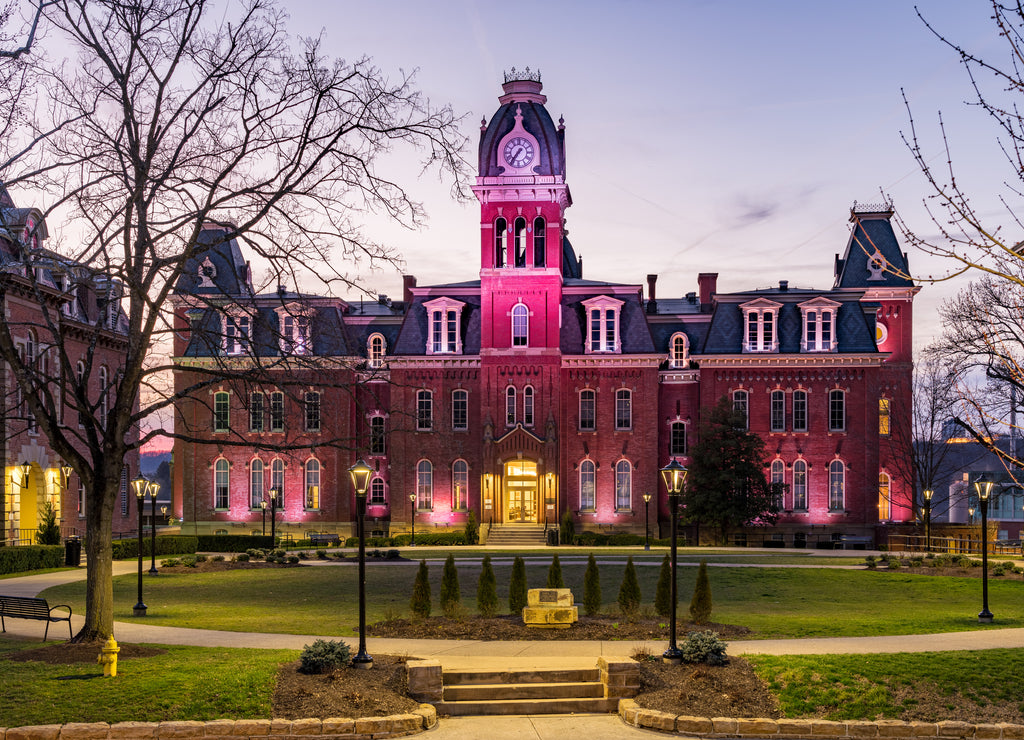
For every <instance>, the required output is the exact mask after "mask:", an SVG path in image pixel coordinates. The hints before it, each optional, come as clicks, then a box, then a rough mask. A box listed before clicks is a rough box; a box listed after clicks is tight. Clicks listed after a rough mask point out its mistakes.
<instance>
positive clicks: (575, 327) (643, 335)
mask: <svg viewBox="0 0 1024 740" xmlns="http://www.w3.org/2000/svg"><path fill="white" fill-rule="evenodd" d="M595 285H597V284H595ZM603 285H611V283H603ZM608 294H609V293H608V292H607V291H595V292H593V293H592V294H590V295H572V296H563V298H562V327H561V331H560V332H559V345H560V348H561V351H562V352H563V353H564V354H569V355H581V354H584V352H585V351H586V350H585V347H584V337H585V335H586V326H587V317H586V307H585V306H584V305H583V301H587V300H590V299H591V298H596V297H598V296H602V295H608ZM615 298H616V299H618V300H620V301H623V304H622V308H621V309H620V310H619V342H620V344H621V347H622V354H624V355H631V354H649V353H652V352H654V351H655V350H654V340H653V339H652V338H651V331H650V329H649V328H648V326H647V317H646V316H645V315H644V310H643V305H642V304H641V302H640V299H639V297H638V296H637V295H636V294H635V293H633V294H630V295H616V296H615Z"/></svg>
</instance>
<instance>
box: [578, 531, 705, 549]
mask: <svg viewBox="0 0 1024 740" xmlns="http://www.w3.org/2000/svg"><path fill="white" fill-rule="evenodd" d="M677 542H678V543H679V544H680V545H684V544H685V543H686V541H685V540H684V539H683V538H681V537H680V538H679V539H678V540H677ZM573 544H574V545H583V546H584V547H595V546H596V547H604V546H610V547H635V546H636V545H642V544H644V536H643V535H642V534H630V533H629V532H619V533H618V534H605V533H603V532H583V533H581V534H578V535H576V536H575V537H573ZM651 544H652V545H657V546H666V545H669V544H671V542H670V541H669V540H667V539H665V540H654V539H652V540H651Z"/></svg>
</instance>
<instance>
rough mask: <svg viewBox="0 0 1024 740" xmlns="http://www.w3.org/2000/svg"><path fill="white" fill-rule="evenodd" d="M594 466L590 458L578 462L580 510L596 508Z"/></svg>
mask: <svg viewBox="0 0 1024 740" xmlns="http://www.w3.org/2000/svg"><path fill="white" fill-rule="evenodd" d="M595 477H596V476H595V467H594V463H593V462H592V461H591V460H584V461H583V462H581V463H580V511H594V509H595V508H596V502H595V492H596V480H595Z"/></svg>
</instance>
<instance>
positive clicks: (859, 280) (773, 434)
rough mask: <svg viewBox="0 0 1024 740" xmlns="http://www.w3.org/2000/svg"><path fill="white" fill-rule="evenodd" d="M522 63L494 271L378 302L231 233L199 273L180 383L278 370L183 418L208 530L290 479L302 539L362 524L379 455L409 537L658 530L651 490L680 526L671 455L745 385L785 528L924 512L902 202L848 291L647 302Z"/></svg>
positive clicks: (383, 511) (491, 227)
mask: <svg viewBox="0 0 1024 740" xmlns="http://www.w3.org/2000/svg"><path fill="white" fill-rule="evenodd" d="M506 77H507V79H506V82H505V84H504V88H503V94H502V95H501V96H500V97H499V103H500V107H499V108H498V110H497V112H496V113H495V114H494V115H493V116H492V117H491V119H490V121H489V122H487V123H486V124H485V125H483V126H482V129H481V135H480V146H479V174H478V177H477V180H476V185H475V187H474V188H473V190H474V192H475V194H476V196H477V198H478V199H479V201H480V227H479V228H480V240H479V244H480V252H479V254H480V269H479V272H478V274H477V275H476V276H475V278H474V279H467V280H466V281H464V282H456V283H450V284H445V285H430V286H423V285H418V284H417V282H416V280H415V279H414V278H412V277H406V278H405V287H404V294H403V296H402V299H401V301H398V300H395V301H391V300H388V299H386V298H384V297H382V298H381V299H380V301H378V302H376V303H364V302H346V301H343V300H340V299H334V298H328V297H322V296H305V295H300V294H297V293H293V292H290V291H288V290H287V289H285V288H284V287H282V288H280V289H278V290H277V291H276V292H271V293H265V294H256V293H254V291H253V288H252V284H251V281H250V280H249V277H248V276H249V267H248V264H247V263H246V261H245V257H244V255H243V254H242V250H241V246H240V245H239V244H238V243H236V242H234V241H231V242H224V243H219V242H218V241H217V233H219V232H218V230H217V228H216V227H211V228H210V230H209V239H210V240H211V241H210V243H211V245H212V246H211V248H210V251H209V252H208V254H207V255H206V256H204V258H203V261H202V263H199V262H198V261H197V262H196V263H195V264H193V265H192V266H191V269H190V270H189V271H188V274H186V275H184V276H183V277H182V279H181V281H180V283H179V285H178V292H177V298H176V300H177V301H178V328H179V332H178V333H177V335H176V336H177V343H176V346H175V355H176V363H177V367H178V370H177V372H176V384H177V386H178V389H179V390H183V389H185V388H187V387H189V386H190V385H193V386H194V385H195V384H196V383H197V382H199V380H200V378H201V377H203V374H204V373H205V374H206V376H207V377H208V376H209V375H210V374H211V373H215V372H216V371H217V368H218V367H224V363H225V362H226V361H230V360H231V359H232V355H237V356H238V357H237V363H242V365H237V364H236V366H237V367H244V366H250V367H256V366H258V367H260V368H269V372H268V373H267V374H264V375H262V376H261V378H263V382H261V383H258V384H256V383H254V382H252V381H250V384H249V385H248V386H243V385H241V384H239V383H237V382H230V381H229V380H227V379H226V380H225V381H224V382H223V383H222V384H220V385H212V386H210V387H209V388H205V387H204V390H203V391H202V392H201V393H198V394H195V395H194V397H193V398H191V399H190V400H189V401H188V402H187V403H183V404H181V405H180V406H179V409H178V414H177V417H178V422H177V423H178V429H179V431H187V432H188V433H189V434H191V435H192V436H193V437H195V436H200V437H201V439H202V441H201V442H199V443H196V444H192V443H187V444H186V443H185V442H179V443H177V445H176V447H175V453H174V455H175V466H174V472H175V497H176V498H175V505H176V506H178V507H181V509H182V514H183V515H184V517H185V520H186V521H187V522H188V521H191V522H193V523H194V524H195V526H196V528H197V529H198V530H199V531H215V530H226V531H231V530H230V527H231V526H235V527H241V528H243V529H245V530H258V529H260V526H261V518H263V517H265V514H264V512H263V511H262V503H261V502H263V501H265V500H266V499H267V497H268V495H269V491H270V490H271V489H275V490H279V491H282V494H283V502H281V504H282V506H283V512H282V514H281V517H280V519H279V522H280V523H279V525H278V526H279V527H285V528H288V527H291V528H293V529H295V530H298V531H300V532H301V531H302V530H312V529H324V528H327V529H331V530H339V531H349V527H350V524H351V522H352V519H353V512H354V498H353V492H352V490H351V485H350V483H349V481H348V476H347V474H346V469H347V468H348V466H349V465H351V464H352V463H353V462H354V461H355V460H356V459H357V458H358V457H363V458H364V459H366V460H367V461H368V462H369V463H370V464H371V465H372V466H373V467H374V468H375V469H376V471H377V472H376V473H375V475H374V477H373V479H372V482H371V485H370V494H369V495H370V498H369V507H368V511H367V516H368V517H369V520H370V522H371V523H370V525H369V529H370V530H371V531H388V530H390V531H406V530H408V528H409V523H410V516H412V515H413V509H415V517H416V520H415V521H416V527H417V528H422V527H445V526H452V527H460V526H462V524H463V523H464V521H465V520H466V517H467V515H468V512H469V511H471V510H472V511H474V512H475V514H476V516H477V519H478V521H480V522H481V523H483V524H485V525H490V524H492V523H493V524H494V525H496V526H498V525H505V526H507V525H512V524H531V525H537V526H543V525H544V524H545V523H549V524H551V523H555V522H557V521H558V520H559V518H560V517H561V516H562V514H563V512H565V511H569V512H571V514H572V516H573V518H574V520H575V526H576V529H577V531H579V530H581V529H598V528H604V529H611V530H614V531H630V532H639V533H642V532H643V531H644V526H645V522H644V518H645V506H644V501H643V498H642V497H643V494H645V493H651V494H654V498H653V499H652V502H651V507H650V509H651V519H652V522H651V524H652V527H654V526H657V527H660V528H664V525H665V523H666V521H667V518H668V504H667V501H666V495H665V491H664V490H663V488H662V486H661V485H660V482H659V475H658V469H659V468H660V467H662V466H663V465H665V464H667V463H668V462H669V461H670V460H671V459H677V460H679V461H680V462H682V463H683V464H686V463H688V462H689V458H688V457H687V452H688V443H689V442H690V441H691V439H690V438H691V437H692V436H693V434H694V433H695V430H696V425H697V422H698V419H699V417H700V411H701V409H702V408H703V407H706V406H709V405H713V404H714V403H715V402H716V401H717V400H718V399H719V398H720V397H721V396H723V395H724V396H727V397H729V398H731V399H732V401H733V403H734V405H735V406H736V407H737V408H739V409H742V410H744V411H745V413H746V416H747V420H748V426H749V428H750V429H751V430H752V431H755V432H757V433H758V434H761V435H762V436H763V437H764V438H765V441H766V443H767V445H766V449H767V451H768V455H769V456H768V459H767V460H766V461H765V466H766V470H767V471H768V473H769V475H770V477H771V478H772V479H773V480H775V481H780V482H782V483H785V484H786V485H787V487H788V488H787V493H786V495H785V497H784V500H783V501H782V502H781V504H782V506H781V511H782V514H781V516H780V519H779V522H778V524H777V525H776V526H775V527H773V528H772V529H771V530H770V531H758V534H759V535H760V534H767V535H768V536H770V537H775V538H781V539H783V540H784V541H787V542H793V541H794V538H795V540H796V541H797V542H798V543H799V542H800V540H804V541H806V538H808V537H810V536H814V537H825V538H835V537H839V536H842V535H849V536H873V535H874V533H875V529H876V527H877V526H878V525H879V524H880V523H884V522H886V521H903V520H907V519H909V518H912V506H911V505H910V502H911V494H910V493H909V492H908V491H907V490H905V486H904V484H903V483H902V482H901V481H900V480H899V479H898V477H897V476H896V475H894V473H893V471H892V470H891V468H892V465H891V463H890V462H889V461H890V459H891V458H892V456H893V455H897V454H900V451H899V450H896V449H894V448H893V445H894V437H893V435H890V434H889V431H890V430H891V428H892V425H893V424H897V423H903V421H904V420H903V419H902V418H901V415H902V414H901V410H906V409H909V398H910V388H911V383H910V379H911V343H912V303H913V297H914V295H915V293H916V291H917V288H915V287H914V285H913V283H912V282H911V281H910V280H909V279H908V278H907V277H906V275H907V263H906V256H905V255H904V253H903V252H902V251H901V250H900V247H899V244H898V243H897V240H896V237H895V234H894V232H893V229H892V227H891V225H890V221H889V219H890V216H891V215H892V211H891V209H890V208H888V207H858V206H855V207H854V208H853V209H852V211H851V222H852V228H851V233H850V239H849V241H848V243H847V244H846V247H845V251H844V253H843V255H842V257H841V258H840V257H839V255H837V256H836V261H835V273H834V284H833V286H832V287H831V288H829V289H826V290H812V289H806V288H797V287H790V286H789V285H788V284H787V282H785V281H781V282H780V283H779V284H778V285H777V286H775V287H772V288H769V289H757V290H750V291H744V292H740V293H730V294H721V293H718V292H717V274H716V273H703V274H701V275H699V276H697V280H696V284H695V285H694V286H693V287H695V288H696V290H694V291H692V292H688V291H687V287H684V286H673V290H674V296H678V297H670V298H665V297H659V296H658V295H657V293H658V286H657V276H656V275H653V274H652V275H648V276H647V279H646V296H645V291H644V285H643V284H641V283H635V284H634V283H622V282H614V281H613V282H604V281H597V280H590V279H587V278H584V277H583V270H582V262H581V260H580V259H579V258H578V257H577V256H576V252H575V251H574V249H573V247H572V245H571V244H570V242H569V239H568V238H567V235H566V233H565V230H564V215H565V211H566V209H567V208H568V207H569V206H570V205H571V204H572V197H571V195H570V191H569V186H568V182H567V180H566V156H565V146H564V140H565V126H564V124H563V122H562V121H559V122H558V123H556V122H554V121H553V120H552V118H551V116H550V115H549V113H548V111H547V109H546V108H545V102H546V97H545V95H543V94H542V85H541V82H540V79H539V76H538V75H529V74H526V75H522V74H520V75H512V76H506ZM597 248H600V245H598V247H597ZM661 293H662V296H664V295H665V293H666V291H665V289H664V287H662V288H661ZM239 317H241V323H239V321H238V319H239ZM246 363H248V365H246ZM275 372H276V373H277V374H276V375H274V373H275ZM328 409H329V412H327V410H328ZM271 417H273V418H271ZM231 420H240V421H236V422H232V421H231ZM275 435H277V436H276V437H275ZM275 441H276V442H279V443H280V445H281V446H280V447H279V448H278V449H277V450H276V451H275V450H273V449H270V448H269V447H267V446H266V445H271V444H274V443H275ZM261 445H263V446H264V447H263V449H261ZM341 448H344V449H341ZM655 513H656V517H657V518H656V520H655ZM655 521H657V525H655ZM186 531H187V525H186Z"/></svg>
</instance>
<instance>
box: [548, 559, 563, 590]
mask: <svg viewBox="0 0 1024 740" xmlns="http://www.w3.org/2000/svg"><path fill="white" fill-rule="evenodd" d="M547 587H548V588H565V579H563V578H562V563H561V562H560V561H559V560H558V556H557V555H555V556H554V557H553V558H551V565H550V566H548V586H547Z"/></svg>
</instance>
